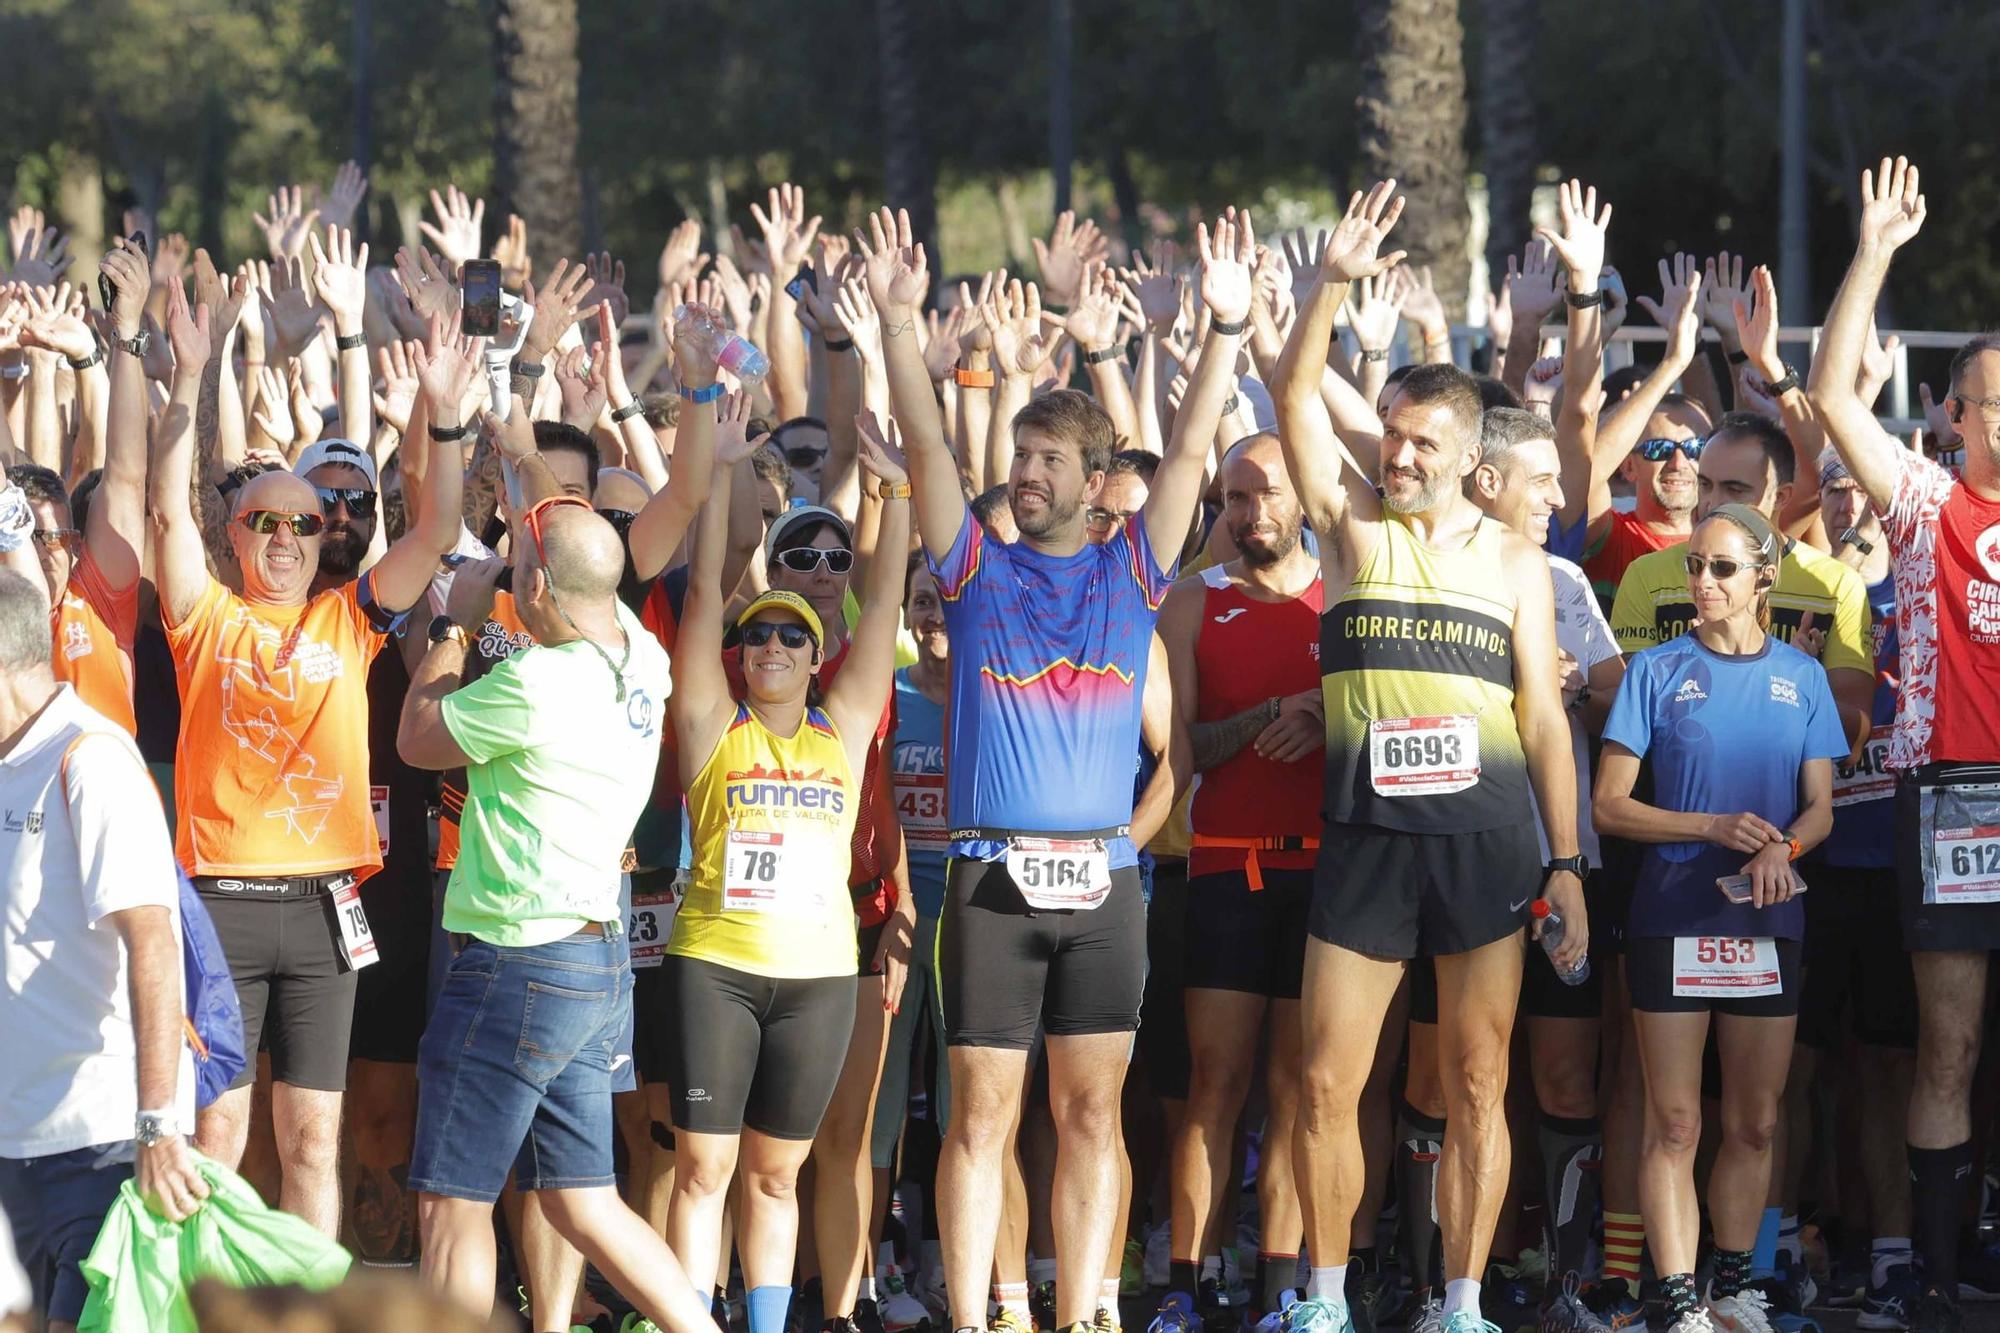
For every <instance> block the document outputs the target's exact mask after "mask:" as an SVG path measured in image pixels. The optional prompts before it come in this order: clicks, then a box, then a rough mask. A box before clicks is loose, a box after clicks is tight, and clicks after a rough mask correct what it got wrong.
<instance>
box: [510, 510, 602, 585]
mask: <svg viewBox="0 0 2000 1333" xmlns="http://www.w3.org/2000/svg"><path fill="white" fill-rule="evenodd" d="M566 508H575V509H582V510H586V511H589V512H592V513H594V512H596V511H595V510H591V508H590V501H588V500H586V499H584V498H583V497H582V496H580V495H552V496H550V497H549V498H548V499H546V500H538V501H536V502H535V503H534V504H532V505H529V506H528V509H527V512H526V513H524V514H522V515H521V523H522V526H524V527H526V528H527V529H528V535H529V536H530V537H533V538H534V539H535V558H536V559H537V560H539V561H540V562H541V563H542V565H543V566H545V567H546V566H547V565H548V563H549V553H548V551H547V549H546V548H544V547H543V545H542V521H543V518H544V517H545V516H546V515H547V514H548V512H549V511H550V510H551V509H566Z"/></svg>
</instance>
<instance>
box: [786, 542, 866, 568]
mask: <svg viewBox="0 0 2000 1333" xmlns="http://www.w3.org/2000/svg"><path fill="white" fill-rule="evenodd" d="M777 559H778V563H779V564H781V565H783V566H784V567H785V568H786V569H789V570H791V571H792V573H794V574H810V573H812V572H813V571H814V570H815V569H817V568H819V566H820V565H821V564H822V563H824V564H825V565H826V569H827V572H828V573H829V574H845V573H846V572H847V571H848V570H850V569H852V568H854V552H852V551H849V550H844V549H842V548H841V547H838V546H836V547H833V548H832V549H831V550H828V549H825V548H822V547H818V546H794V547H792V548H791V549H790V550H789V551H780V552H778V556H777Z"/></svg>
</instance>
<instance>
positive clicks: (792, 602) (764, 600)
mask: <svg viewBox="0 0 2000 1333" xmlns="http://www.w3.org/2000/svg"><path fill="white" fill-rule="evenodd" d="M774 606H781V607H783V608H784V609H785V610H787V611H790V612H791V613H792V614H793V615H795V616H797V617H798V618H799V619H800V620H802V621H804V622H805V626H806V628H807V629H809V630H811V631H812V636H813V640H814V641H815V642H817V643H825V642H826V630H825V629H824V628H823V627H822V626H821V625H820V623H819V612H817V611H815V610H813V609H812V603H811V602H808V601H807V600H806V599H805V598H803V597H801V596H799V595H798V594H797V593H795V592H781V591H779V590H778V589H776V588H773V589H772V590H771V591H769V592H766V593H760V594H758V595H757V597H756V598H755V599H754V600H753V601H752V602H751V603H750V605H748V606H746V607H744V608H743V614H742V615H740V616H738V617H736V628H738V629H742V628H743V627H744V626H745V625H747V624H749V623H750V622H751V621H752V620H755V619H756V618H757V616H758V614H759V613H760V612H763V611H768V610H770V609H771V608H772V607H774Z"/></svg>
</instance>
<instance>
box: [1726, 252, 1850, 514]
mask: <svg viewBox="0 0 2000 1333" xmlns="http://www.w3.org/2000/svg"><path fill="white" fill-rule="evenodd" d="M1749 291H1750V300H1749V301H1747V302H1746V301H1744V300H1743V299H1741V298H1740V297H1739V298H1736V299H1735V300H1733V301H1732V302H1731V303H1730V322H1731V323H1733V324H1735V326H1736V330H1737V337H1738V339H1739V340H1740V342H1741V345H1742V351H1743V354H1744V355H1745V356H1746V357H1748V358H1749V359H1748V361H1746V362H1745V363H1744V366H1743V369H1745V370H1750V371H1754V372H1756V374H1757V375H1758V376H1759V377H1760V378H1761V379H1762V381H1763V384H1764V386H1765V387H1766V388H1770V387H1775V386H1777V385H1778V384H1780V383H1781V382H1782V381H1783V380H1784V379H1785V377H1786V376H1785V360H1784V358H1783V357H1782V356H1780V355H1779V354H1778V284H1777V283H1776V281H1775V280H1773V279H1772V277H1771V270H1770V269H1768V268H1766V267H1765V266H1764V265H1762V264H1759V265H1758V266H1757V267H1756V268H1754V269H1752V270H1751V271H1750V287H1749ZM1746 387H1748V386H1747V383H1746ZM1776 398H1777V401H1776V403H1775V406H1776V407H1777V409H1778V413H1779V417H1780V419H1781V420H1782V421H1783V422H1784V425H1785V436H1786V438H1787V439H1789V440H1791V442H1792V466H1793V469H1794V473H1795V475H1796V476H1797V477H1798V479H1799V480H1798V484H1797V485H1796V486H1794V487H1792V499H1791V503H1790V504H1789V505H1787V506H1786V507H1785V509H1784V511H1783V512H1782V513H1780V514H1779V515H1778V527H1779V529H1780V530H1781V531H1785V532H1790V533H1791V534H1792V535H1794V536H1796V535H1798V534H1797V532H1796V531H1794V529H1795V528H1796V527H1797V525H1799V524H1801V523H1807V524H1810V523H1811V522H1812V521H1813V520H1814V519H1816V518H1817V517H1818V516H1819V487H1818V485H1817V484H1815V483H1816V482H1817V479H1818V477H1819V452H1820V449H1821V447H1822V446H1823V445H1824V444H1825V443H1826V432H1825V431H1823V430H1821V429H1820V425H1819V420H1818V418H1817V417H1816V416H1815V414H1814V413H1813V406H1812V402H1811V400H1810V399H1808V398H1807V396H1806V391H1805V389H1804V388H1803V387H1802V386H1801V385H1800V384H1799V382H1798V380H1797V379H1796V378H1794V379H1793V380H1792V382H1791V383H1790V384H1787V385H1785V387H1784V390H1783V392H1781V393H1779V394H1777V395H1776ZM1739 401H1740V399H1739Z"/></svg>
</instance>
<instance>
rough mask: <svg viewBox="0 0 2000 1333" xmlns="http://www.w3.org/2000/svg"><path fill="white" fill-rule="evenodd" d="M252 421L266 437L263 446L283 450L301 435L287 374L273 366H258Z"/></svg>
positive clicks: (282, 451)
mask: <svg viewBox="0 0 2000 1333" xmlns="http://www.w3.org/2000/svg"><path fill="white" fill-rule="evenodd" d="M250 423H251V425H253V426H255V427H256V428H257V431H258V432H259V433H260V434H261V435H262V436H263V437H264V438H263V441H262V443H263V445H264V447H267V448H271V449H275V450H277V451H278V452H279V453H284V452H286V451H288V450H289V449H290V448H291V447H292V442H293V441H294V440H296V439H298V437H299V428H298V426H297V424H295V423H294V422H293V421H292V407H291V394H290V392H289V390H288V388H287V386H286V384H285V377H284V375H283V374H282V373H280V372H279V371H278V369H277V368H276V367H274V366H259V367H258V368H257V403H256V406H255V407H253V408H251V410H250Z"/></svg>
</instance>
